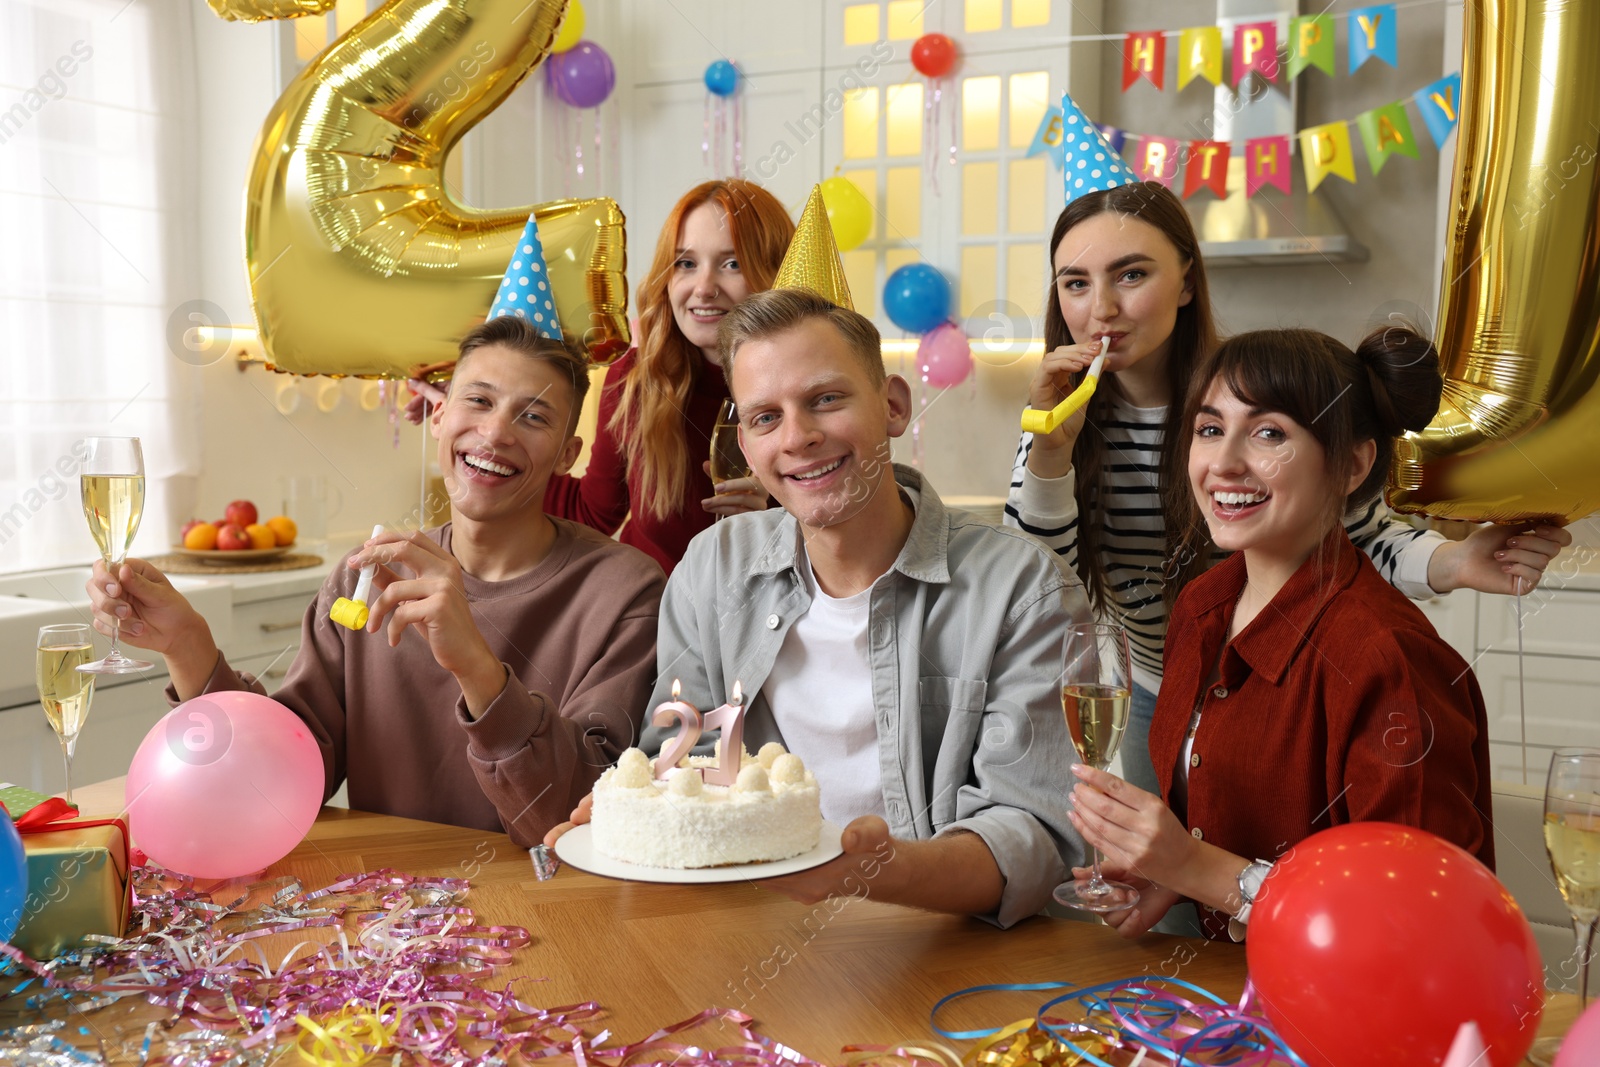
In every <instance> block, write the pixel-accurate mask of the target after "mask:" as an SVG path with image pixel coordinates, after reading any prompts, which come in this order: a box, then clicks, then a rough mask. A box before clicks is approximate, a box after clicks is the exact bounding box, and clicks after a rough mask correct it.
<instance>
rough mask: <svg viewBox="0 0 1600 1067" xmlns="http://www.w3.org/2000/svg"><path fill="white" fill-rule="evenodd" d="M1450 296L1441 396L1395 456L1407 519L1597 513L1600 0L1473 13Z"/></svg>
mask: <svg viewBox="0 0 1600 1067" xmlns="http://www.w3.org/2000/svg"><path fill="white" fill-rule="evenodd" d="M1465 29H1466V34H1465V54H1464V57H1463V61H1462V90H1463V91H1462V98H1463V99H1462V107H1461V125H1460V131H1459V133H1458V134H1457V145H1456V165H1455V181H1454V186H1453V189H1452V198H1453V200H1452V219H1451V227H1450V232H1449V241H1448V245H1447V248H1446V254H1445V267H1444V282H1443V288H1442V290H1441V293H1440V299H1439V308H1440V311H1439V336H1438V343H1439V352H1440V356H1441V358H1442V359H1443V361H1444V371H1445V386H1444V402H1443V404H1442V405H1441V407H1440V409H1439V414H1438V416H1437V417H1436V418H1435V419H1434V420H1433V422H1432V424H1431V425H1429V426H1428V427H1427V428H1426V429H1424V430H1422V431H1421V432H1420V433H1414V434H1407V435H1406V437H1405V438H1404V439H1403V440H1402V442H1401V443H1400V446H1399V447H1398V448H1397V449H1396V454H1395V462H1394V465H1393V467H1392V469H1391V471H1390V477H1389V488H1388V491H1387V496H1388V500H1389V503H1390V504H1392V505H1393V506H1394V507H1395V508H1396V509H1398V510H1400V511H1408V512H1413V513H1425V514H1428V515H1434V516H1438V517H1441V518H1450V519H1469V520H1473V521H1492V522H1501V523H1513V522H1519V521H1523V520H1528V519H1555V520H1558V521H1570V520H1573V519H1578V518H1581V517H1583V516H1584V515H1587V514H1589V513H1590V512H1592V511H1595V510H1597V509H1600V352H1597V346H1600V207H1597V205H1600V165H1597V164H1596V148H1597V145H1596V137H1597V133H1600V131H1597V124H1600V63H1597V62H1596V56H1600V3H1595V2H1592V0H1582V2H1573V0H1484V2H1482V3H1474V4H1468V5H1467V6H1466V27H1465Z"/></svg>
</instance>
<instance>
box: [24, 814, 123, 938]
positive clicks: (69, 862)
mask: <svg viewBox="0 0 1600 1067" xmlns="http://www.w3.org/2000/svg"><path fill="white" fill-rule="evenodd" d="M56 825H57V826H62V824H59V823H58V824H56ZM22 849H23V851H24V852H25V853H27V857H28V897H27V900H26V901H25V902H24V903H23V906H22V922H21V924H20V925H19V926H18V927H17V932H16V934H15V935H14V936H13V937H12V939H11V943H12V944H13V945H15V946H16V947H17V948H18V949H21V950H22V951H23V952H24V953H26V954H27V955H28V956H30V957H32V958H33V959H36V960H47V959H50V958H52V957H54V956H58V955H60V954H61V953H63V952H66V951H68V950H69V949H74V948H80V947H83V936H84V935H85V934H104V935H106V936H108V937H121V936H122V934H123V930H124V929H125V927H126V926H127V922H128V835H127V831H126V830H125V829H124V827H123V824H122V823H121V822H109V823H106V824H104V825H91V826H83V825H74V824H72V823H67V824H65V825H64V826H63V828H61V829H49V830H43V831H39V832H29V831H27V830H24V831H23V833H22Z"/></svg>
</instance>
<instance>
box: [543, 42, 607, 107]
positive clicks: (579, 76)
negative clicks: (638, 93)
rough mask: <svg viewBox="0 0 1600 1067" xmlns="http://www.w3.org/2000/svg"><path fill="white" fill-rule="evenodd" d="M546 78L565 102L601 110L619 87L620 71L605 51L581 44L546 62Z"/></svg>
mask: <svg viewBox="0 0 1600 1067" xmlns="http://www.w3.org/2000/svg"><path fill="white" fill-rule="evenodd" d="M544 78H545V84H546V85H548V86H549V87H550V89H551V91H552V92H554V93H555V94H556V96H558V97H560V98H561V100H562V102H563V103H567V104H571V105H572V106H573V107H599V106H600V105H601V104H602V103H604V102H605V99H606V97H608V96H610V95H611V90H612V89H614V88H615V87H616V84H617V68H616V67H615V66H614V65H613V64H612V62H611V57H610V56H608V55H606V50H605V49H604V48H601V47H600V46H599V45H597V44H595V43H594V42H593V41H579V42H578V43H577V44H575V45H573V46H572V47H571V48H569V49H567V50H566V51H565V52H558V53H556V54H555V55H553V56H551V57H549V58H548V59H546V60H545V67H544Z"/></svg>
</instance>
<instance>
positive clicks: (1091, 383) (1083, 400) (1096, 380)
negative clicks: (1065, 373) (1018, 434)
mask: <svg viewBox="0 0 1600 1067" xmlns="http://www.w3.org/2000/svg"><path fill="white" fill-rule="evenodd" d="M1105 365H1106V354H1105V353H1104V352H1102V353H1100V354H1099V355H1098V356H1095V357H1094V362H1093V363H1091V364H1089V373H1088V374H1085V375H1084V376H1083V381H1082V382H1080V383H1079V385H1078V387H1077V388H1076V389H1074V390H1073V391H1072V392H1070V393H1068V394H1067V398H1066V399H1065V400H1063V401H1061V403H1059V404H1057V405H1056V406H1055V407H1054V408H1052V409H1050V410H1049V411H1041V410H1040V409H1038V408H1023V409H1022V429H1023V430H1024V432H1026V433H1052V432H1054V431H1055V428H1056V427H1057V426H1060V425H1061V424H1062V423H1063V422H1066V421H1067V420H1068V419H1070V418H1071V417H1072V416H1073V415H1074V414H1075V413H1076V412H1077V410H1078V409H1079V408H1081V407H1083V405H1085V404H1087V403H1088V402H1089V398H1090V397H1091V396H1093V395H1094V387H1095V386H1097V385H1099V384H1100V369H1101V368H1102V367H1104V366H1105Z"/></svg>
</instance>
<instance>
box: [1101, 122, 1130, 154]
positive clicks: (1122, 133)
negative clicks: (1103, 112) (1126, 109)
mask: <svg viewBox="0 0 1600 1067" xmlns="http://www.w3.org/2000/svg"><path fill="white" fill-rule="evenodd" d="M1094 128H1095V129H1097V130H1099V131H1100V136H1101V137H1103V138H1105V142H1106V145H1107V146H1108V147H1109V148H1110V149H1111V151H1113V152H1115V153H1116V154H1117V155H1119V156H1120V155H1122V146H1123V145H1125V144H1127V143H1128V131H1127V130H1119V129H1117V128H1116V127H1115V126H1113V125H1111V123H1109V122H1097V123H1095V124H1094Z"/></svg>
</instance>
